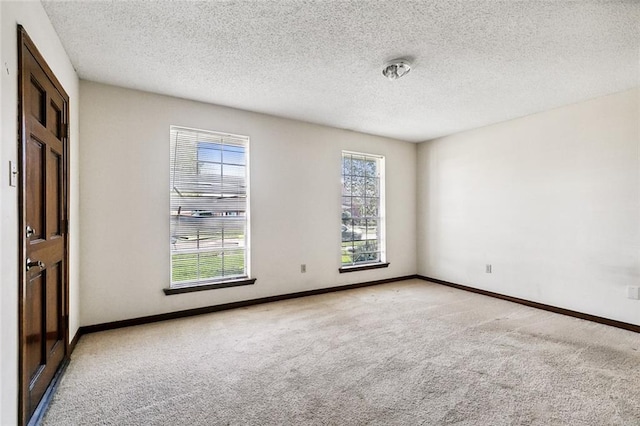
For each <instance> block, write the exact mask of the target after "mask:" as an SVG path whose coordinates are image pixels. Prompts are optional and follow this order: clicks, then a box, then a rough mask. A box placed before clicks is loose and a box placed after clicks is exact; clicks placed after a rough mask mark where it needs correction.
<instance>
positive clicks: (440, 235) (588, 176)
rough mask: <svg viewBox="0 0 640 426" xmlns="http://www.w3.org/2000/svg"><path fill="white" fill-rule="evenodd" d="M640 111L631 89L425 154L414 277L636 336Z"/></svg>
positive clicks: (448, 142)
mask: <svg viewBox="0 0 640 426" xmlns="http://www.w3.org/2000/svg"><path fill="white" fill-rule="evenodd" d="M639 105H640V102H639V89H634V90H629V91H626V92H623V93H619V94H614V95H610V96H606V97H602V98H598V99H594V100H591V101H588V102H583V103H579V104H575V105H571V106H567V107H564V108H559V109H554V110H551V111H547V112H543V113H540V114H535V115H532V116H528V117H524V118H520V119H516V120H512V121H508V122H504V123H499V124H496V125H492V126H488V127H484V128H480V129H476V130H472V131H468V132H464V133H460V134H456V135H452V136H449V137H444V138H441V139H437V140H433V141H429V142H425V143H422V144H420V145H419V147H418V184H417V185H418V201H417V203H418V213H417V223H418V272H419V273H420V274H422V275H425V276H429V277H433V278H438V279H442V280H446V281H452V282H456V283H460V284H464V285H469V286H471V287H477V288H481V289H485V290H490V291H495V292H498V293H502V294H506V295H510V296H515V297H521V298H524V299H528V300H533V301H536V302H542V303H546V304H549V305H553V306H558V307H562V308H567V309H573V310H576V311H580V312H585V313H589V314H592V315H598V316H603V317H606V318H612V319H616V320H619V321H625V322H629V323H632V324H640V301H637V300H630V299H628V298H627V295H626V287H627V286H629V285H639V284H640V262H639V258H638V255H639V253H640V251H639V249H640V220H639V219H640V217H639V216H640V209H639V207H640V181H639V171H640V167H639V166H640V163H639V145H640V129H639V122H640V120H639ZM486 264H492V265H493V273H492V274H487V273H485V265H486Z"/></svg>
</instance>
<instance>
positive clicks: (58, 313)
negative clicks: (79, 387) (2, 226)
mask: <svg viewBox="0 0 640 426" xmlns="http://www.w3.org/2000/svg"><path fill="white" fill-rule="evenodd" d="M18 34H19V36H18V39H19V51H20V58H19V60H20V66H19V86H20V87H19V94H20V96H19V102H20V107H19V111H20V142H19V151H20V156H21V158H20V177H21V180H20V182H21V188H20V191H19V193H20V195H19V208H20V221H19V222H20V229H19V233H20V236H19V238H20V241H21V244H20V245H21V256H20V257H21V260H20V262H21V264H20V267H21V270H22V273H21V274H20V275H21V276H20V370H21V371H20V410H21V415H20V417H21V423H23V424H25V423H27V422H28V421H29V419H30V418H31V417H32V415H33V414H34V411H35V410H36V408H37V407H38V404H39V403H40V401H41V400H42V398H43V395H44V394H45V392H46V391H47V389H49V387H50V384H51V383H52V381H53V378H54V376H55V375H56V373H57V372H58V370H59V368H60V367H61V366H62V364H63V362H64V361H65V359H66V358H67V352H68V324H67V323H68V312H67V310H68V309H67V300H68V296H67V293H68V284H67V283H68V272H67V260H68V255H67V248H68V241H67V240H68V234H67V223H68V217H67V216H68V211H67V198H68V184H67V182H68V167H67V164H68V161H67V158H68V140H67V133H68V131H67V129H68V119H67V117H68V109H69V97H68V96H67V94H66V93H65V91H64V89H63V88H62V86H61V85H60V83H59V82H58V80H57V79H56V77H55V76H54V75H53V73H52V72H51V70H50V69H49V67H48V66H47V64H46V62H45V61H44V59H43V58H42V56H41V55H40V54H39V53H38V51H37V50H36V48H35V46H34V45H33V42H31V40H30V39H29V37H28V35H27V34H26V32H25V31H24V29H23V28H22V27H19V28H18Z"/></svg>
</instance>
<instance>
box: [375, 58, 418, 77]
mask: <svg viewBox="0 0 640 426" xmlns="http://www.w3.org/2000/svg"><path fill="white" fill-rule="evenodd" d="M409 71H411V63H410V62H409V61H408V60H406V59H394V60H393V61H390V62H388V63H387V64H386V65H385V66H384V68H383V69H382V75H384V76H385V77H387V78H388V79H389V80H397V79H399V78H400V77H404V76H405V75H407V74H409Z"/></svg>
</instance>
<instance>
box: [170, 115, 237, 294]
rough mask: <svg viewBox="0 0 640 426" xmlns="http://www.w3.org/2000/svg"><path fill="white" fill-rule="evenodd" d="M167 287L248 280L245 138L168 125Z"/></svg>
mask: <svg viewBox="0 0 640 426" xmlns="http://www.w3.org/2000/svg"><path fill="white" fill-rule="evenodd" d="M170 135H171V143H170V148H171V161H170V167H171V171H170V193H171V197H170V198H171V206H170V212H171V224H170V230H171V287H172V288H176V287H186V286H193V285H201V284H212V283H215V282H216V281H220V282H223V281H227V280H233V279H240V278H243V277H247V275H248V271H247V266H248V265H247V264H248V261H247V256H248V253H247V241H248V235H247V233H248V226H247V224H248V222H247V219H248V215H247V206H248V191H247V187H248V185H247V181H248V179H247V169H248V168H247V166H248V148H249V138H248V137H244V136H236V135H227V134H222V133H217V132H211V131H205V130H194V129H188V128H183V127H177V126H171V130H170Z"/></svg>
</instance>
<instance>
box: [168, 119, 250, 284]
mask: <svg viewBox="0 0 640 426" xmlns="http://www.w3.org/2000/svg"><path fill="white" fill-rule="evenodd" d="M179 131H184V132H186V133H191V134H192V135H190V136H186V138H189V137H192V138H193V144H194V146H195V158H193V159H192V160H190V161H193V164H194V167H195V174H194V176H196V177H197V178H198V180H197V181H195V182H196V183H195V185H196V186H197V185H199V184H201V182H202V183H209V184H211V185H213V184H214V183H213V180H214V176H215V177H219V179H220V181H219V185H220V195H219V198H217V199H219V200H223V199H224V197H223V193H224V194H226V192H224V186H223V185H224V176H225V174H224V165H225V164H226V163H225V159H224V154H223V153H224V152H225V150H224V147H225V146H227V145H225V143H224V142H225V139H227V141H229V140H233V141H240V142H241V143H240V144H235V143H234V144H229V145H228V146H242V147H243V151H244V186H245V188H244V194H243V195H244V199H245V201H244V248H243V255H244V261H243V263H244V264H243V273H241V274H237V275H228V276H225V275H218V276H215V277H205V278H196V279H192V280H183V281H174V274H173V272H174V271H173V268H174V255H175V254H180V252H179V251H177V250H175V243H174V241H173V239H174V238H175V236H174V235H172V234H173V232H172V229H173V226H172V225H171V222H170V226H169V228H170V232H169V234H170V235H169V236H170V243H169V288H165V289H163V291H164V293H165V294H166V295H170V294H180V293H188V292H193V291H200V290H210V289H218V288H227V287H235V286H239V285H250V284H253V283H255V281H256V280H255V278H250V277H251V249H250V248H251V219H250V218H251V207H250V206H251V184H250V182H251V178H250V170H251V167H250V157H251V156H250V142H251V141H250V137H249V136H245V135H236V134H231V133H224V132H218V131H212V130H204V129H195V128H190V127H184V126H177V125H171V126H170V129H169V138H170V143H169V147H170V159H171V161H170V162H169V163H170V170H169V180H170V182H169V199H170V206H169V213H170V215H171V217H173V216H174V214H173V213H174V212H173V211H172V206H171V199H172V197H173V192H174V190H175V188H174V185H175V179H176V177H175V175H174V173H175V170H174V167H175V164H176V163H175V162H176V161H178V159H177V158H174V156H176V157H177V156H178V154H177V153H176V152H174V151H173V149H174V148H179V147H178V146H176V145H174V144H175V143H176V142H174V141H173V140H172V139H173V138H174V137H176V134H175V132H179ZM200 134H203V135H206V137H207V138H210V140H208V141H201V140H199V139H200V138H202V136H200ZM216 139H217V140H219V143H218V142H215V140H216ZM203 143H211V144H217V145H219V146H220V148H219V150H220V155H221V156H220V161H219V164H220V172H219V173H212V174H211V180H210V181H207V180H200V176H201V167H202V164H201V163H210V162H211V161H208V160H203V159H202V158H201V153H200V151H201V150H207V149H211V150H215V149H214V148H203V147H202V146H201V144H203ZM229 152H233V150H229ZM214 162H215V161H214ZM231 163H233V161H230V165H231V166H234V167H237V164H235V165H234V164H231ZM212 164H213V163H212ZM172 166H173V167H172ZM214 168H215V167H214ZM193 192H194V193H197V194H201V193H203V192H198V190H193ZM230 195H231V196H232V197H233V196H234V195H233V194H230ZM209 196H212V195H211V194H210V195H209ZM235 196H236V197H237V196H238V195H235ZM196 197H197V196H196ZM194 211H197V210H194ZM238 211H239V210H237V211H235V212H236V215H227V214H226V213H228V212H225V211H223V212H222V214H220V215H214V216H213V217H218V216H219V217H218V219H221V218H224V217H227V216H229V217H234V218H237V217H238V215H237V212H238ZM192 213H193V212H192ZM171 220H172V219H171ZM222 220H224V219H222ZM210 229H217V228H216V227H212V228H210ZM222 229H223V230H224V225H222ZM223 235H224V234H223ZM222 241H224V237H223V239H222ZM226 250H229V248H228V247H227V246H225V245H224V244H221V246H220V247H219V249H218V250H212V249H211V247H210V248H208V249H207V248H199V247H198V248H197V249H187V251H186V252H184V253H187V252H188V253H192V252H193V253H198V254H206V253H215V252H225V251H226ZM200 261H201V260H200V259H198V260H197V262H198V268H199V267H200V266H201V264H200Z"/></svg>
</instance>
